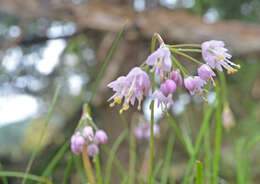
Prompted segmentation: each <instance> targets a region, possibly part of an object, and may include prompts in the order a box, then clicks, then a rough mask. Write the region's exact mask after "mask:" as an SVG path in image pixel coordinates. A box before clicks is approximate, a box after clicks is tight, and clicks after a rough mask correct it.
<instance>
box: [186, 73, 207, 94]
mask: <svg viewBox="0 0 260 184" xmlns="http://www.w3.org/2000/svg"><path fill="white" fill-rule="evenodd" d="M204 84H205V81H204V80H202V79H201V78H200V77H198V76H195V77H192V76H190V77H187V78H185V79H184V86H185V88H186V89H187V90H189V92H190V94H191V95H194V94H195V92H198V93H199V94H200V95H201V96H203V91H204V90H203V89H202V87H203V86H204Z"/></svg>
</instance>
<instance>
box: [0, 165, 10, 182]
mask: <svg viewBox="0 0 260 184" xmlns="http://www.w3.org/2000/svg"><path fill="white" fill-rule="evenodd" d="M3 171H4V169H3V166H2V164H1V163H0V173H1V172H3ZM1 180H2V182H3V184H8V181H7V179H6V177H5V176H2V177H1Z"/></svg>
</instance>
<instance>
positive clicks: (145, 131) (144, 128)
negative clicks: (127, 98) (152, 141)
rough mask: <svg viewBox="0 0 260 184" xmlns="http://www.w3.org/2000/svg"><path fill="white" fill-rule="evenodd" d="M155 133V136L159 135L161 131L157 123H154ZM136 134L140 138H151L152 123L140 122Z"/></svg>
mask: <svg viewBox="0 0 260 184" xmlns="http://www.w3.org/2000/svg"><path fill="white" fill-rule="evenodd" d="M153 133H154V135H155V136H158V135H159V133H160V127H159V125H157V124H154V127H153ZM134 134H135V136H136V138H138V139H142V138H145V139H149V138H150V135H151V126H150V123H143V122H142V123H138V124H137V126H136V127H135V129H134Z"/></svg>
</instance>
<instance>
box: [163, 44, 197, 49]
mask: <svg viewBox="0 0 260 184" xmlns="http://www.w3.org/2000/svg"><path fill="white" fill-rule="evenodd" d="M168 46H169V47H172V48H179V47H196V48H201V46H200V44H176V45H168Z"/></svg>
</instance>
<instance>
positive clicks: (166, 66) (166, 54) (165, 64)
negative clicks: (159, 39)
mask: <svg viewBox="0 0 260 184" xmlns="http://www.w3.org/2000/svg"><path fill="white" fill-rule="evenodd" d="M146 64H147V65H150V66H153V68H152V70H151V71H155V73H156V74H158V75H160V76H162V77H163V76H165V73H166V72H170V70H171V67H172V62H171V52H170V50H169V48H168V47H166V46H165V45H162V46H161V47H159V48H158V49H157V50H156V51H155V52H153V53H152V54H151V55H150V56H148V58H147V60H146Z"/></svg>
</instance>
